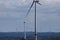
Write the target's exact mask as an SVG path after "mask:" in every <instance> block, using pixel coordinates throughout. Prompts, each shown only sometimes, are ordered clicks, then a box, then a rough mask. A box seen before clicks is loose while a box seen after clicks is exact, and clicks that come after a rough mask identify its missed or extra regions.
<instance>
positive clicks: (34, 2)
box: [26, 0, 41, 40]
mask: <svg viewBox="0 0 60 40" xmlns="http://www.w3.org/2000/svg"><path fill="white" fill-rule="evenodd" d="M34 4H35V16H34V17H35V40H37V23H36V22H37V20H36V18H37V16H36V4H39V5H41V4H40V3H39V0H33V2H32V4H31V6H30V8H29V10H28V12H27V15H26V17H27V16H28V14H29V12H30V10H31V8H32V7H33V5H34Z"/></svg>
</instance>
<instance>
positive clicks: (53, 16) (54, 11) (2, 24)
mask: <svg viewBox="0 0 60 40" xmlns="http://www.w3.org/2000/svg"><path fill="white" fill-rule="evenodd" d="M31 3H32V0H0V32H16V31H17V32H22V31H24V23H23V22H24V20H25V21H26V25H25V26H26V30H27V31H34V6H33V7H32V9H31V11H30V13H29V15H28V17H27V18H24V17H25V15H26V14H27V11H28V9H29V7H30V5H31ZM40 3H41V4H42V5H41V6H40V5H38V4H37V30H38V32H60V0H40Z"/></svg>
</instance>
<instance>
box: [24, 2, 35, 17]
mask: <svg viewBox="0 0 60 40" xmlns="http://www.w3.org/2000/svg"><path fill="white" fill-rule="evenodd" d="M33 4H34V2H33V3H32V5H31V6H30V8H29V10H28V12H27V14H26V16H25V17H27V16H28V14H29V12H30V10H31V8H32V6H33Z"/></svg>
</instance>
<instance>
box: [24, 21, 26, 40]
mask: <svg viewBox="0 0 60 40" xmlns="http://www.w3.org/2000/svg"><path fill="white" fill-rule="evenodd" d="M25 23H26V22H25V21H24V40H26V29H25Z"/></svg>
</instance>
